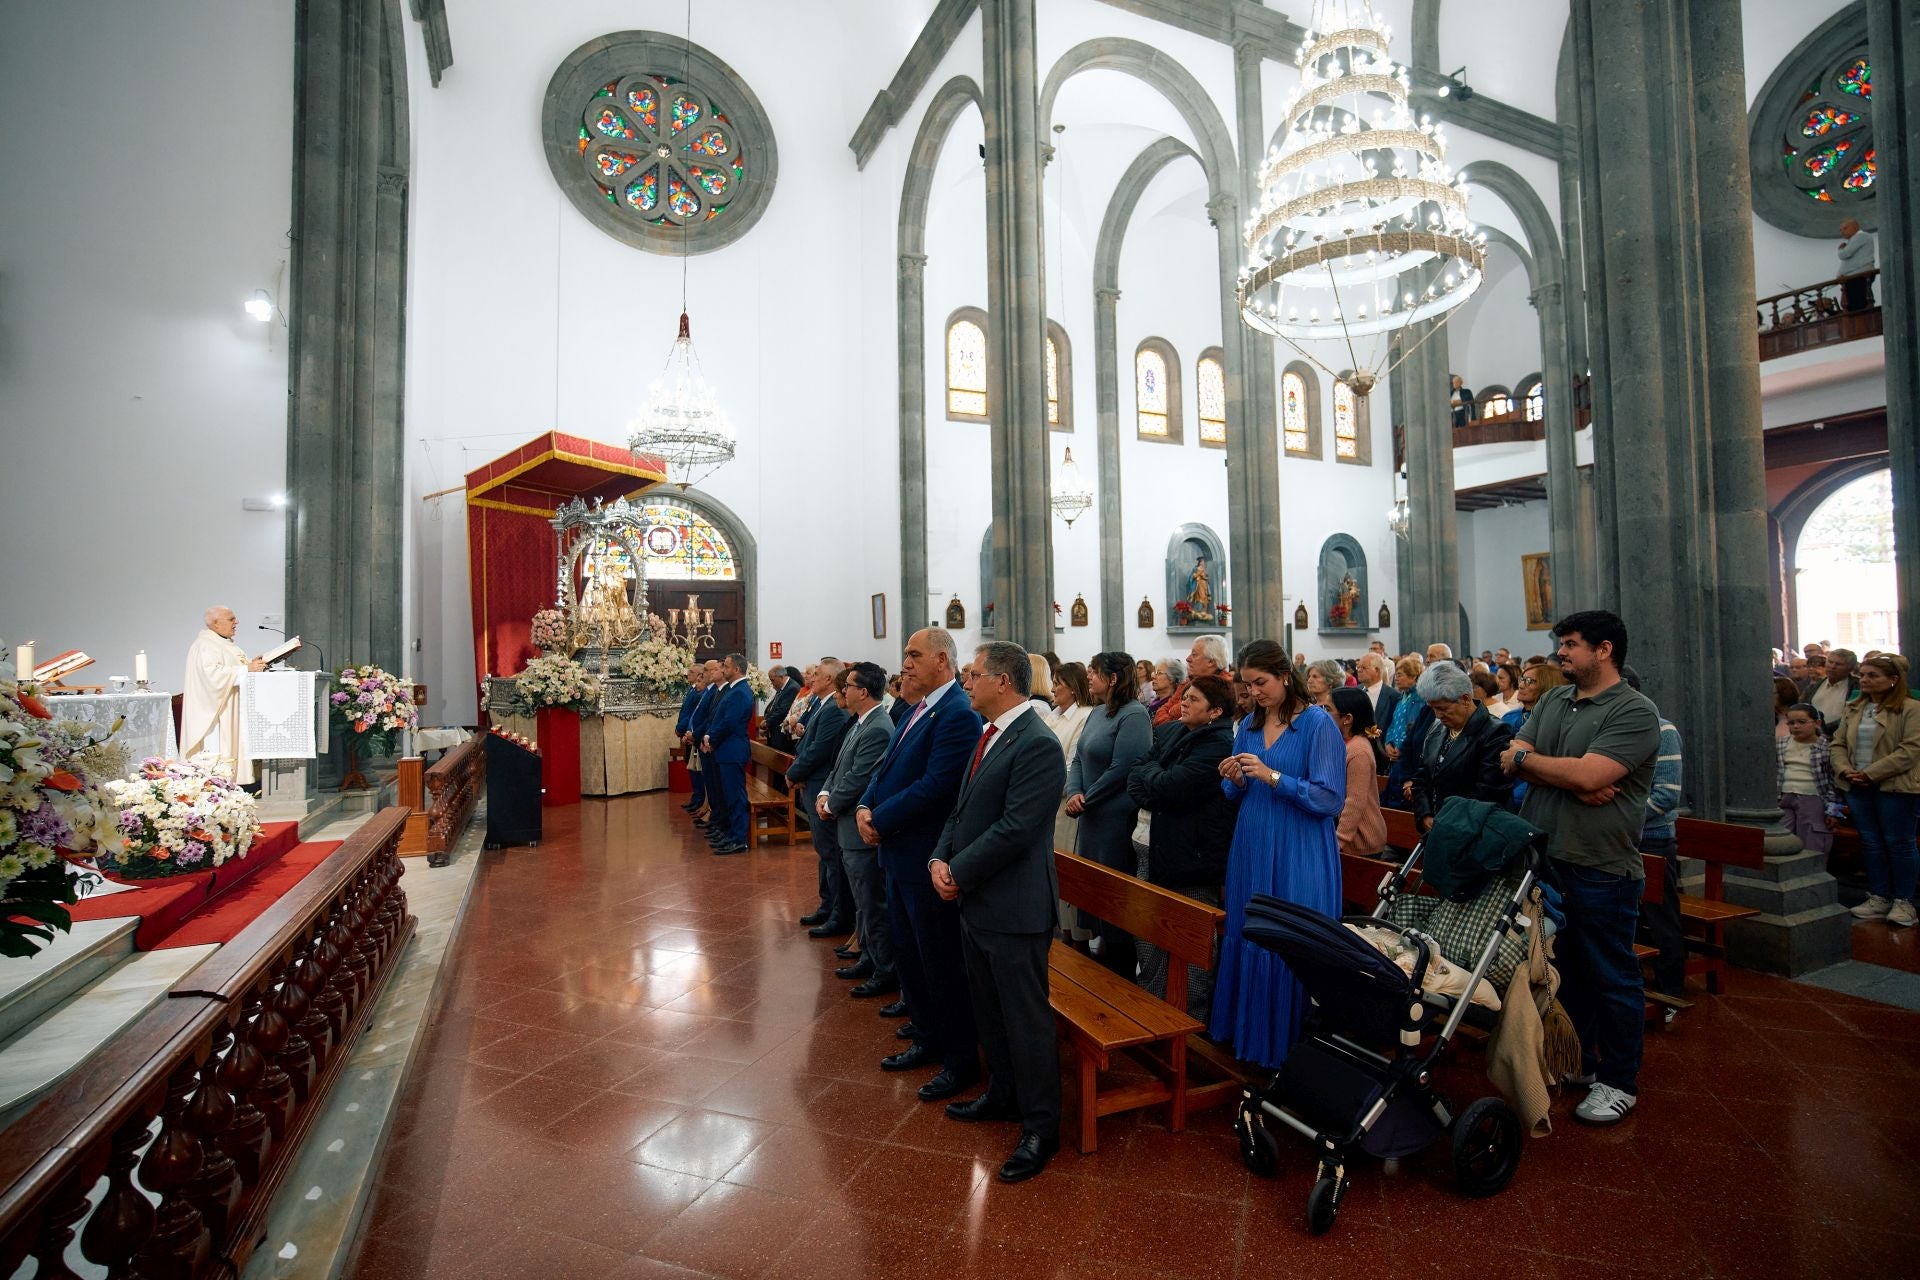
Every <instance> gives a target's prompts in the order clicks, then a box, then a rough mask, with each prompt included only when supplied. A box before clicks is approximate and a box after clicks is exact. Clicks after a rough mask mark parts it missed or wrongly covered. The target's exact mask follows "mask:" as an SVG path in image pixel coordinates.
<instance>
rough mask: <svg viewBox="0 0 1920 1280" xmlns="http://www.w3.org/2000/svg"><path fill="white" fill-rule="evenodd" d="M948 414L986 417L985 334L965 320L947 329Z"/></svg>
mask: <svg viewBox="0 0 1920 1280" xmlns="http://www.w3.org/2000/svg"><path fill="white" fill-rule="evenodd" d="M947 414H948V416H949V417H959V418H984V417H986V416H987V331H986V330H985V329H984V328H982V327H981V326H980V325H979V324H978V323H976V322H975V321H973V320H970V319H968V318H966V317H965V316H961V317H958V318H956V319H955V320H954V321H953V323H952V324H950V325H948V326H947Z"/></svg>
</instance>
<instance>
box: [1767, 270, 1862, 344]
mask: <svg viewBox="0 0 1920 1280" xmlns="http://www.w3.org/2000/svg"><path fill="white" fill-rule="evenodd" d="M1879 276H1880V272H1879V271H1878V270H1877V269H1876V270H1873V271H1863V272H1861V273H1860V274H1859V275H1854V276H1841V277H1839V278H1837V279H1833V280H1823V281H1821V282H1820V283H1819V284H1810V285H1805V286H1802V287H1801V288H1798V289H1789V290H1787V292H1785V293H1776V294H1774V295H1773V296H1772V297H1771V298H1761V299H1760V300H1759V301H1758V302H1757V303H1755V308H1754V310H1755V317H1754V318H1755V321H1756V323H1757V324H1758V325H1759V328H1760V358H1761V359H1762V360H1774V359H1778V358H1779V357H1781V356H1790V355H1792V354H1794V353H1795V352H1796V351H1808V350H1811V349H1812V348H1814V347H1824V346H1830V345H1832V344H1833V343H1836V342H1857V341H1859V340H1860V339H1862V338H1877V337H1879V336H1880V332H1881V322H1880V304H1879V302H1877V301H1875V299H1874V284H1875V282H1876V281H1877V280H1878V279H1879Z"/></svg>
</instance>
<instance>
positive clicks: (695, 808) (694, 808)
mask: <svg viewBox="0 0 1920 1280" xmlns="http://www.w3.org/2000/svg"><path fill="white" fill-rule="evenodd" d="M680 807H681V808H682V809H685V810H686V811H687V812H688V813H698V812H699V811H700V802H699V801H698V800H695V801H694V802H693V803H692V804H683V805H681V806H680Z"/></svg>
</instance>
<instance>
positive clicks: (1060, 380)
mask: <svg viewBox="0 0 1920 1280" xmlns="http://www.w3.org/2000/svg"><path fill="white" fill-rule="evenodd" d="M1047 429H1048V430H1050V431H1065V432H1068V433H1071V432H1072V431H1073V343H1071V342H1069V341H1068V340H1067V330H1066V326H1065V325H1063V324H1061V323H1060V322H1059V321H1058V320H1051V319H1050V320H1048V321H1047Z"/></svg>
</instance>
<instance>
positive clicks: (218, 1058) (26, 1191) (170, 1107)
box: [0, 807, 414, 1278]
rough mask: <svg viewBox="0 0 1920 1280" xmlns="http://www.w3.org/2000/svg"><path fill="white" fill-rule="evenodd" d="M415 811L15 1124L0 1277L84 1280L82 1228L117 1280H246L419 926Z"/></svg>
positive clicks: (398, 817) (295, 891)
mask: <svg viewBox="0 0 1920 1280" xmlns="http://www.w3.org/2000/svg"><path fill="white" fill-rule="evenodd" d="M406 816H407V813H406V810H405V809H401V808H398V807H395V808H390V809H386V810H384V811H383V812H381V813H379V814H376V815H375V816H374V817H373V818H372V819H370V820H369V821H368V822H367V824H366V825H365V826H363V827H362V828H361V829H360V830H359V831H357V832H355V833H354V834H353V835H352V836H350V837H348V839H347V840H346V841H345V842H344V843H342V844H341V846H340V847H339V848H338V849H337V850H335V851H334V852H333V853H332V854H331V855H330V856H329V857H328V858H327V859H326V860H325V861H323V862H321V863H320V864H319V865H318V866H316V867H315V868H314V869H313V871H312V872H310V873H309V874H308V875H307V876H306V877H305V878H304V879H302V880H301V881H300V882H299V883H298V884H297V885H295V886H294V887H293V888H292V889H291V890H289V891H288V892H287V893H286V895H285V896H283V897H282V898H281V899H280V900H279V901H278V902H276V903H274V904H273V906H272V907H270V908H269V909H268V910H267V911H266V912H265V913H264V914H263V915H261V916H260V917H259V918H258V919H256V920H254V921H253V922H252V923H250V924H248V925H247V926H246V927H245V928H243V929H242V930H241V932H240V933H239V935H238V936H237V937H235V938H234V939H233V940H232V941H231V942H228V943H226V944H225V945H224V946H222V947H221V948H220V949H219V950H218V951H217V952H215V953H214V954H213V955H212V956H210V957H208V959H207V960H206V961H205V962H204V963H202V964H201V965H200V966H199V967H198V968H196V969H194V970H193V971H192V972H191V973H189V974H187V975H186V977H184V978H182V979H181V980H180V981H179V982H178V983H176V984H175V985H174V987H173V989H172V990H171V991H169V992H168V997H167V999H165V1000H164V1001H162V1002H161V1003H159V1004H158V1005H156V1006H155V1007H153V1008H152V1009H150V1010H148V1011H147V1012H146V1013H145V1014H143V1015H142V1016H141V1017H140V1018H138V1019H136V1020H135V1021H134V1022H133V1023H132V1024H131V1025H129V1026H128V1027H127V1028H126V1029H125V1030H123V1031H122V1032H121V1033H120V1034H119V1035H117V1036H115V1037H114V1038H113V1040H111V1041H110V1042H109V1043H108V1044H107V1045H106V1046H105V1047H104V1048H103V1049H101V1050H100V1051H99V1052H98V1053H96V1054H95V1055H94V1056H93V1057H91V1058H89V1059H87V1060H86V1061H85V1062H83V1063H81V1064H80V1066H79V1067H78V1068H76V1069H75V1071H74V1072H73V1073H72V1074H71V1075H69V1076H68V1077H67V1078H66V1079H65V1080H63V1081H62V1082H61V1083H60V1084H59V1085H57V1086H56V1087H55V1088H54V1089H53V1091H52V1092H51V1093H49V1094H48V1095H47V1096H46V1097H45V1098H43V1099H42V1100H41V1102H40V1103H39V1105H37V1106H35V1107H34V1108H33V1110H31V1111H29V1112H28V1113H27V1114H26V1115H24V1116H22V1117H21V1118H20V1119H19V1120H18V1121H17V1122H16V1123H15V1124H14V1125H12V1126H11V1127H10V1128H8V1129H7V1130H6V1133H5V1140H4V1141H0V1275H12V1274H13V1273H14V1272H15V1271H16V1270H18V1269H19V1267H20V1265H21V1263H22V1262H23V1261H25V1260H26V1259H27V1258H32V1259H34V1262H35V1269H34V1274H35V1275H36V1276H52V1277H63V1276H71V1275H73V1274H74V1272H73V1271H72V1270H71V1269H70V1268H69V1266H68V1264H67V1263H66V1262H65V1261H64V1256H65V1254H66V1252H67V1250H68V1247H69V1246H70V1245H71V1244H72V1243H73V1240H74V1237H75V1235H76V1233H77V1234H78V1236H79V1251H80V1253H81V1255H82V1256H83V1257H84V1258H86V1259H87V1260H88V1261H90V1262H92V1263H94V1264H95V1265H97V1266H99V1267H102V1268H104V1269H105V1271H106V1273H107V1274H108V1275H110V1276H145V1277H183V1278H196V1277H201V1276H223V1277H231V1276H236V1275H238V1274H239V1272H240V1270H241V1269H242V1268H243V1267H244V1266H245V1265H246V1261H247V1258H248V1257H249V1256H250V1255H251V1254H252V1253H253V1251H254V1249H255V1248H256V1247H258V1246H259V1245H260V1243H261V1242H262V1241H263V1240H264V1238H265V1234H266V1218H267V1210H268V1208H269V1206H270V1205H271V1204H272V1202H273V1196H274V1193H275V1191H276V1190H278V1188H279V1186H280V1183H281V1180H282V1179H283V1178H284V1177H285V1176H286V1173H287V1171H288V1169H290V1168H291V1167H292V1163H293V1160H294V1157H295V1155H296V1154H297V1153H298V1151H299V1149H300V1144H301V1141H302V1139H303V1138H304V1137H305V1136H306V1133H307V1130H308V1129H309V1127H310V1126H311V1125H312V1124H313V1122H314V1119H315V1117H316V1116H318V1115H319V1113H320V1111H321V1109H322V1107H323V1106H324V1104H325V1101H326V1098H327V1094H328V1091H329V1090H330V1089H331V1088H332V1086H333V1083H334V1081H335V1080H336V1079H337V1078H338V1077H339V1075H340V1074H341V1072H342V1071H343V1070H344V1069H345V1067H346V1063H347V1059H348V1057H349V1056H350V1051H351V1048H352V1046H353V1044H354V1041H355V1039H356V1038H357V1037H358V1036H359V1034H360V1032H361V1030H362V1029H363V1027H364V1026H365V1024H366V1022H367V1020H368V1018H369V1016H370V1013H371V1010H372V1008H373V1005H374V1002H375V1000H376V999H377V997H378V996H379V993H380V991H381V990H382V988H383V987H384V985H385V982H386V979H387V977H388V976H389V975H390V974H391V973H392V970H393V962H394V959H395V957H396V956H398V955H399V952H400V949H401V947H402V945H403V944H404V943H405V942H406V940H407V938H408V936H409V935H410V934H411V933H412V931H413V927H414V919H413V917H412V915H410V914H409V913H408V910H407V898H406V894H405V893H404V892H403V891H402V890H401V888H400V884H399V881H400V873H401V872H400V861H399V859H398V857H397V856H396V846H397V845H398V843H399V839H400V831H401V827H402V825H403V824H404V822H405V820H406ZM156 1122H157V1123H156ZM103 1174H104V1175H105V1178H106V1186H105V1188H104V1190H103V1191H102V1193H101V1195H100V1198H99V1201H98V1203H97V1204H90V1202H89V1197H90V1193H91V1192H92V1191H93V1189H94V1187H95V1184H96V1183H97V1182H98V1181H99V1180H100V1178H101V1176H102V1175H103ZM150 1196H152V1197H157V1198H158V1201H159V1203H158V1204H157V1205H156V1204H155V1203H154V1202H153V1199H151V1198H150Z"/></svg>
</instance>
